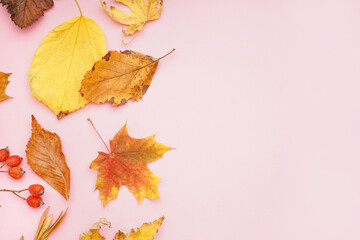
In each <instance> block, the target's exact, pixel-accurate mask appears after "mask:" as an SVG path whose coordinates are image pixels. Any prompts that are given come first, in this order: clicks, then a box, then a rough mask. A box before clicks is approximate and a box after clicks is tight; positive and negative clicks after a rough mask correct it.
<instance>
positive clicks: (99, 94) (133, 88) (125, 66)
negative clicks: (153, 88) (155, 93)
mask: <svg viewBox="0 0 360 240" xmlns="http://www.w3.org/2000/svg"><path fill="white" fill-rule="evenodd" d="M174 50H175V49H173V50H172V51H171V52H169V53H168V54H166V55H165V56H163V57H161V58H157V59H155V58H152V57H150V56H148V55H144V54H142V53H138V52H133V51H128V50H127V51H124V52H120V53H119V52H117V51H109V52H108V54H106V55H105V56H104V57H103V59H102V60H101V61H98V62H96V63H95V64H94V66H93V68H92V70H91V71H89V72H87V73H86V75H85V77H84V80H83V81H82V83H81V89H80V93H81V94H82V95H83V96H84V97H85V98H86V99H87V100H89V101H92V102H94V103H104V102H107V101H108V102H111V103H112V104H113V105H119V104H125V103H126V102H127V101H128V100H129V99H131V100H132V101H139V100H140V99H141V98H142V97H143V95H144V94H145V93H146V91H147V89H148V88H149V86H150V84H151V80H152V78H153V76H154V74H155V71H156V68H157V66H158V63H159V60H160V59H162V58H164V57H166V56H168V55H169V54H170V53H172V52H173V51H174Z"/></svg>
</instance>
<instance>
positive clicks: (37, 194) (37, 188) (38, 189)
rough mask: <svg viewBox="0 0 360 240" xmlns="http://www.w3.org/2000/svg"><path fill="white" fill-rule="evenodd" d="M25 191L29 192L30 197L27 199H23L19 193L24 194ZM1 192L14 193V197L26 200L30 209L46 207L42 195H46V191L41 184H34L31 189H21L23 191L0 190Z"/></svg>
mask: <svg viewBox="0 0 360 240" xmlns="http://www.w3.org/2000/svg"><path fill="white" fill-rule="evenodd" d="M24 191H29V193H30V195H29V196H28V197H27V198H24V197H22V196H21V195H19V193H21V192H24ZM0 192H10V193H13V194H14V195H16V196H17V197H19V198H21V199H23V200H26V201H27V204H28V205H29V206H30V207H34V208H37V207H40V206H41V205H44V202H43V200H42V198H41V195H43V194H44V192H45V189H44V187H43V186H42V185H40V184H32V185H30V186H29V188H26V189H21V190H9V189H0Z"/></svg>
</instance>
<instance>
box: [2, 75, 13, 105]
mask: <svg viewBox="0 0 360 240" xmlns="http://www.w3.org/2000/svg"><path fill="white" fill-rule="evenodd" d="M10 75H11V73H3V72H0V102H1V101H4V100H6V99H8V98H11V97H9V96H8V95H6V94H5V90H6V87H7V85H8V84H9V80H8V78H9V76H10Z"/></svg>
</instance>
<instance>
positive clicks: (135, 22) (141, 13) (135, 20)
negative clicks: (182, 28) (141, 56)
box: [100, 0, 163, 35]
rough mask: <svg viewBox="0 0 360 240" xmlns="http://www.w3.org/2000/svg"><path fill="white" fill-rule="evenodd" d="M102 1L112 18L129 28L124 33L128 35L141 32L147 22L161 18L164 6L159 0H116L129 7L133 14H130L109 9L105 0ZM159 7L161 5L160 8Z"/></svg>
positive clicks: (112, 8)
mask: <svg viewBox="0 0 360 240" xmlns="http://www.w3.org/2000/svg"><path fill="white" fill-rule="evenodd" d="M100 1H101V5H102V7H103V8H104V10H105V11H106V12H107V13H108V14H109V16H110V17H112V18H113V19H114V20H115V21H117V22H119V23H121V24H124V25H128V26H129V27H128V28H126V29H124V30H123V33H124V34H126V35H131V34H133V33H134V32H136V31H140V30H141V29H142V28H143V27H144V24H145V23H146V22H148V21H151V20H155V19H157V18H159V17H160V15H161V9H162V5H163V0H161V1H160V4H159V0H116V1H117V2H119V3H122V4H124V5H126V6H127V7H128V8H129V9H130V10H131V13H129V12H124V11H122V10H120V9H117V8H114V7H113V6H111V7H110V8H108V7H107V6H106V3H105V2H104V1H103V0H100ZM158 5H160V7H159V8H158Z"/></svg>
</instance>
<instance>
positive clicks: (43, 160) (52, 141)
mask: <svg viewBox="0 0 360 240" xmlns="http://www.w3.org/2000/svg"><path fill="white" fill-rule="evenodd" d="M26 147H27V148H26V157H27V161H28V164H29V165H30V167H31V168H32V170H33V171H34V172H35V173H36V174H37V175H39V176H40V177H42V178H43V179H44V180H45V181H46V182H47V183H48V184H49V185H50V186H52V187H53V188H54V189H55V190H56V191H58V192H59V193H60V194H61V195H63V197H64V198H65V199H66V200H69V192H70V169H69V167H68V166H67V164H66V159H65V156H64V154H63V152H62V147H61V141H60V138H59V136H58V135H57V134H56V133H52V132H49V131H46V130H45V129H43V128H41V126H40V125H39V123H38V122H37V121H36V119H35V117H34V116H32V135H31V138H30V140H29V142H28V144H27V146H26Z"/></svg>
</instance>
